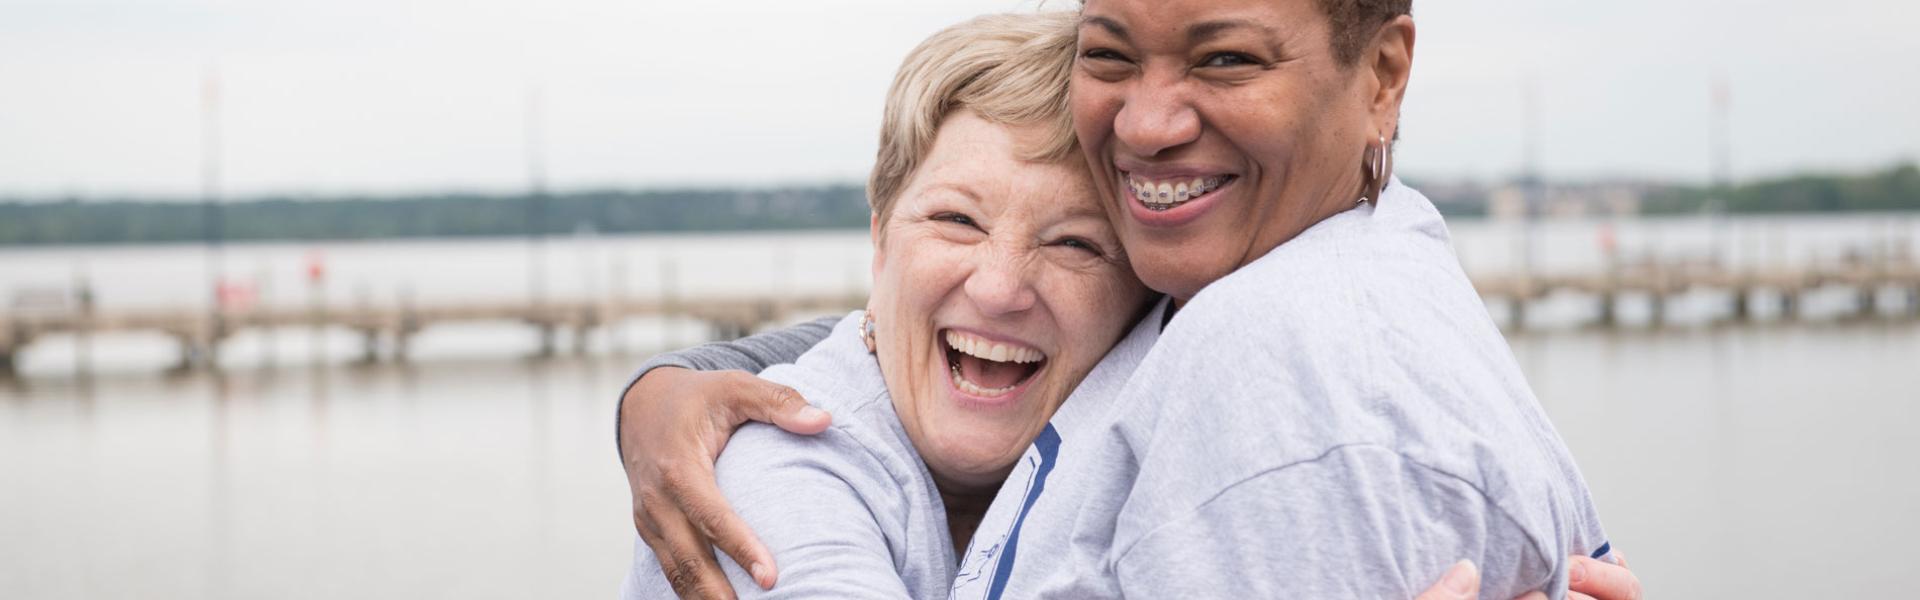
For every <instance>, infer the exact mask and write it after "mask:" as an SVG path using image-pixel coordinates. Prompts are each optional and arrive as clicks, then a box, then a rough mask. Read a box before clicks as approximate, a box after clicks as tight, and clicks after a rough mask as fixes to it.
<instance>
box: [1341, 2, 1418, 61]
mask: <svg viewBox="0 0 1920 600" xmlns="http://www.w3.org/2000/svg"><path fill="white" fill-rule="evenodd" d="M1318 2H1319V3H1320V12H1323V13H1326V15H1327V20H1328V21H1330V22H1332V24H1333V27H1332V29H1331V32H1332V38H1333V57H1334V58H1335V59H1337V60H1339V62H1340V64H1342V65H1348V66H1352V65H1353V64H1354V63H1355V62H1356V61H1359V60H1360V52H1361V51H1362V50H1365V49H1366V45H1367V40H1369V39H1372V37H1373V34H1374V32H1375V31H1377V30H1379V28H1380V26H1381V25H1385V24H1386V23H1387V21H1391V20H1393V18H1394V17H1398V16H1400V15H1405V14H1412V13H1413V0H1318Z"/></svg>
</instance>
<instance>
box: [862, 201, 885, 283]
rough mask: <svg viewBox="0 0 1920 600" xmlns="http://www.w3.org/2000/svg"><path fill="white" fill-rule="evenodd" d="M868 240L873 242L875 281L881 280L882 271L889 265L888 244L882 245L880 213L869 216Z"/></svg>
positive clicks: (869, 214)
mask: <svg viewBox="0 0 1920 600" xmlns="http://www.w3.org/2000/svg"><path fill="white" fill-rule="evenodd" d="M867 238H868V239H871V240H873V281H879V280H880V269H881V268H882V267H884V266H886V264H887V251H886V247H887V246H886V244H882V243H880V213H878V212H872V213H868V214H867Z"/></svg>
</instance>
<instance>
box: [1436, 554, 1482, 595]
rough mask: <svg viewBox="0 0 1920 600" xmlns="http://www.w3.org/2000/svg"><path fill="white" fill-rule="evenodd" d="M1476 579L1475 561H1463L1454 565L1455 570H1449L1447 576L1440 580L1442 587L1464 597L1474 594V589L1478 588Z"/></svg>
mask: <svg viewBox="0 0 1920 600" xmlns="http://www.w3.org/2000/svg"><path fill="white" fill-rule="evenodd" d="M1474 579H1475V578H1474V567H1473V561H1470V560H1462V561H1460V562H1457V563H1453V568H1451V569H1447V575H1446V576H1445V577H1441V578H1440V585H1441V587H1445V588H1446V589H1448V590H1452V591H1453V593H1456V594H1460V595H1463V596H1464V595H1466V594H1471V593H1473V591H1474V590H1473V588H1474V587H1476V586H1475V585H1474Z"/></svg>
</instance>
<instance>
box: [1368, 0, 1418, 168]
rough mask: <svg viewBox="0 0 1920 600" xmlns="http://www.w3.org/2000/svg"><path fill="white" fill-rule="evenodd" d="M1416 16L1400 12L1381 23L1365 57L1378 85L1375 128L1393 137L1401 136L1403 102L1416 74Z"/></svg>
mask: <svg viewBox="0 0 1920 600" xmlns="http://www.w3.org/2000/svg"><path fill="white" fill-rule="evenodd" d="M1413 39H1414V27H1413V17H1412V16H1409V15H1400V16H1397V17H1394V18H1393V20H1391V21H1387V24H1385V25H1382V26H1380V31H1379V32H1378V33H1376V34H1374V37H1373V45H1372V46H1371V47H1370V50H1369V51H1368V52H1367V54H1365V55H1363V56H1362V58H1361V61H1362V63H1363V64H1364V66H1366V67H1369V68H1371V69H1372V70H1373V75H1374V81H1375V83H1376V87H1375V88H1374V90H1375V91H1374V94H1373V98H1372V102H1371V106H1370V107H1369V108H1370V109H1371V111H1372V113H1373V115H1372V120H1373V125H1374V131H1378V132H1380V133H1381V134H1383V135H1385V136H1387V138H1388V139H1389V140H1391V139H1394V138H1397V137H1399V132H1400V130H1399V126H1400V123H1399V121H1400V101H1401V100H1403V99H1405V98H1406V96H1407V81H1408V79H1410V78H1411V77H1412V76H1413Z"/></svg>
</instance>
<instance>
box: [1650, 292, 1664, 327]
mask: <svg viewBox="0 0 1920 600" xmlns="http://www.w3.org/2000/svg"><path fill="white" fill-rule="evenodd" d="M1647 324H1648V325H1649V326H1653V327H1662V326H1665V325H1666V324H1667V294H1666V292H1665V291H1661V290H1654V291H1653V292H1651V293H1648V294H1647Z"/></svg>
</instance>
